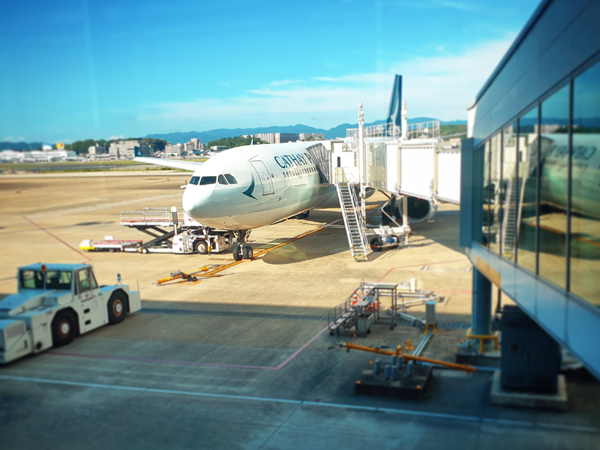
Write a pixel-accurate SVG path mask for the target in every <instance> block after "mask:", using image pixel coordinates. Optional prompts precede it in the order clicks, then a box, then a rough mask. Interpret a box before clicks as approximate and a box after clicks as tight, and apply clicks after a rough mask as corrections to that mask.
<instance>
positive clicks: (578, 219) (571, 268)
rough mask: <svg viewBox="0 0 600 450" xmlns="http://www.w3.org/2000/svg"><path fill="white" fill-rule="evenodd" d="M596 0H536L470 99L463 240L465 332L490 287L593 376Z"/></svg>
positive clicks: (597, 201) (599, 128)
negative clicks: (469, 287)
mask: <svg viewBox="0 0 600 450" xmlns="http://www.w3.org/2000/svg"><path fill="white" fill-rule="evenodd" d="M599 17H600V1H598V0H588V1H583V0H582V1H577V2H573V1H569V0H544V1H542V3H541V4H540V5H539V7H538V8H537V10H536V11H535V13H534V15H533V16H532V17H531V19H530V20H529V22H528V23H527V24H526V26H525V28H524V29H523V30H522V31H521V33H520V34H519V36H518V37H517V39H516V40H515V42H514V43H513V45H512V47H511V48H510V49H509V51H508V52H507V54H506V55H505V56H504V58H503V59H502V61H501V62H500V63H499V65H498V67H497V68H496V70H495V71H494V72H493V73H492V74H491V76H490V78H489V80H488V81H487V82H486V83H485V85H484V86H483V87H482V88H481V91H480V92H479V94H478V95H477V97H476V99H475V102H474V103H473V105H472V106H471V107H470V108H469V110H468V119H469V125H468V138H467V139H466V140H463V142H462V155H461V156H462V158H461V163H462V178H461V179H462V181H461V183H462V186H461V227H460V228H461V231H460V233H461V234H460V244H461V247H465V248H466V251H467V254H468V256H469V258H470V260H471V262H472V263H473V268H474V270H473V319H472V327H473V333H474V334H478V335H490V334H491V332H492V330H491V328H490V326H491V323H490V322H491V316H492V289H493V286H494V289H496V288H497V289H500V290H501V293H502V295H506V296H508V297H509V298H511V299H512V300H514V301H515V302H516V303H517V304H518V306H519V307H520V308H521V309H522V310H523V311H524V312H525V313H526V314H527V315H528V316H529V317H530V318H531V319H533V320H534V321H535V322H536V323H537V324H539V325H540V326H541V327H542V328H543V330H545V331H546V332H547V333H548V334H549V335H550V336H551V337H552V338H553V339H554V340H556V341H557V342H558V343H559V344H561V345H562V346H564V347H566V348H568V349H569V351H570V352H571V353H573V354H574V355H575V356H576V357H577V358H578V359H579V360H580V361H581V362H582V363H583V364H584V365H585V367H586V368H587V369H588V370H590V371H591V372H592V373H593V374H594V375H595V376H596V377H597V378H600V350H598V342H597V341H598V339H597V338H598V337H600V33H599V32H598V29H597V27H598V24H597V22H598V18H599Z"/></svg>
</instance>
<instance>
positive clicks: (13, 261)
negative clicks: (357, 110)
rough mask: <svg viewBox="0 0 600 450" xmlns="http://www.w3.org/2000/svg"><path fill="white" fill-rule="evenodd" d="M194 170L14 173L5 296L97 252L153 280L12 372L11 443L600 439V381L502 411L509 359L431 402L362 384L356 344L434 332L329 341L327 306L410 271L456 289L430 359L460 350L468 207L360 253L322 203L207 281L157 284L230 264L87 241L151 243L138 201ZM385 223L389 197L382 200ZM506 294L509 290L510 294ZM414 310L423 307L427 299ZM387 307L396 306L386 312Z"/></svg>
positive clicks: (125, 275)
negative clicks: (501, 368) (117, 313)
mask: <svg viewBox="0 0 600 450" xmlns="http://www.w3.org/2000/svg"><path fill="white" fill-rule="evenodd" d="M186 178H189V174H186V173H183V174H182V173H177V172H172V171H165V172H156V171H152V172H151V173H150V172H149V173H147V174H137V173H136V174H135V175H133V174H131V173H128V174H123V175H122V176H121V175H120V174H115V173H111V174H110V175H108V174H104V175H102V174H96V173H95V174H93V175H91V176H82V175H81V174H78V175H76V176H73V175H59V174H52V175H41V174H40V175H32V176H12V175H3V176H1V177H0V202H1V203H0V204H1V205H2V215H0V236H1V238H0V242H2V252H1V253H0V269H1V272H0V293H1V294H2V296H3V295H8V294H10V293H13V292H16V288H17V286H16V280H15V274H16V269H17V267H19V266H21V265H25V264H30V263H35V262H60V263H79V262H89V263H91V264H93V266H94V268H95V272H96V276H97V278H98V281H99V282H100V283H101V284H113V283H115V282H116V277H117V273H119V274H121V277H122V280H123V283H125V284H130V285H131V286H132V288H133V289H134V290H135V289H137V287H138V286H139V289H140V291H141V295H142V300H143V310H142V311H140V312H138V313H136V314H132V315H130V316H128V317H127V318H126V320H125V321H124V322H123V323H122V324H119V325H116V326H106V327H103V328H100V329H98V330H95V331H93V332H91V333H88V334H85V335H83V336H80V337H78V338H77V339H76V340H75V341H74V342H73V343H72V344H70V345H69V346H66V347H61V348H57V349H51V350H49V351H46V352H43V353H40V354H37V355H33V356H30V357H26V358H24V359H22V360H19V361H16V362H14V363H11V364H8V365H6V366H2V367H0V436H2V447H3V448H7V449H52V448H56V447H59V446H60V448H61V449H69V448H73V449H78V448H87V449H93V448H103V449H105V448H111V449H137V448H140V449H150V448H169V449H187V448H194V449H197V448H202V449H221V448H223V449H234V448H244V449H254V448H256V449H271V448H273V449H280V448H296V449H297V448H307V449H319V448H324V449H325V448H326V449H331V448H336V447H337V448H344V449H354V448H356V449H358V448H361V449H362V448H365V447H369V448H400V447H402V448H419V449H424V448H433V447H435V448H449V449H452V448H460V449H465V448H468V449H495V448H502V449H504V448H507V447H513V448H528V449H531V448H544V449H551V448H574V449H585V448H590V449H592V448H598V442H600V408H599V407H598V405H599V404H600V386H599V384H598V382H596V381H590V380H587V379H584V378H581V377H580V378H577V377H574V376H572V377H567V391H568V395H569V410H568V411H567V412H555V411H546V410H531V409H517V408H508V407H503V406H496V405H492V404H491V402H490V389H491V385H492V378H493V369H485V368H483V369H482V370H480V371H478V372H476V373H474V374H471V375H467V374H465V373H463V372H458V371H454V370H445V369H437V368H436V369H435V370H434V372H433V379H432V383H431V385H430V386H429V388H428V390H427V392H426V395H425V399H424V400H421V401H418V400H400V399H389V398H380V397H368V396H358V395H355V394H354V385H355V383H356V381H357V379H358V377H359V376H360V374H361V373H362V371H363V370H365V369H367V368H368V367H369V361H371V360H372V359H373V355H371V354H369V353H363V352H360V351H356V350H352V351H350V352H346V350H345V349H341V348H339V345H338V343H339V341H340V340H348V339H349V340H356V341H358V343H359V344H361V345H366V346H376V345H389V346H396V345H398V344H401V345H405V343H406V340H407V339H411V340H412V342H413V345H416V344H417V343H418V342H419V341H420V339H421V338H422V336H423V331H422V330H421V329H420V328H417V327H412V326H408V325H406V324H401V325H399V326H397V327H396V328H395V329H394V330H393V331H390V329H389V326H388V325H389V322H386V319H385V318H384V320H382V321H381V323H380V324H377V325H375V326H374V327H373V332H372V333H371V334H369V335H368V336H367V337H364V338H363V337H358V338H355V337H354V336H353V335H350V336H348V335H345V336H339V337H338V336H330V335H329V333H328V332H327V312H328V311H329V310H330V309H331V308H333V307H334V306H336V305H338V304H340V303H343V302H344V301H345V300H346V299H347V298H348V297H349V296H350V295H351V294H352V293H353V291H354V290H355V289H356V288H357V287H358V286H359V285H360V283H361V281H385V282H393V283H400V282H402V281H408V280H409V279H410V278H417V280H418V288H419V289H427V290H433V291H435V292H436V293H438V294H440V295H442V296H444V297H445V299H444V302H442V303H440V304H439V305H438V308H437V317H438V321H439V322H440V324H441V325H443V326H441V327H440V329H439V332H438V334H437V335H435V336H434V337H433V338H432V339H431V340H430V342H429V344H428V345H427V347H426V348H425V351H424V353H423V356H425V357H430V358H437V359H442V360H447V361H454V355H455V352H456V350H457V343H458V342H459V341H460V340H461V339H464V337H465V333H466V327H468V324H469V321H470V312H471V288H472V286H471V271H470V268H471V265H470V262H469V260H468V259H467V257H466V256H465V254H464V252H462V251H461V249H460V248H459V247H458V230H459V218H458V216H459V214H458V207H457V206H455V205H450V204H441V205H440V208H439V212H438V213H437V215H436V216H435V217H434V218H433V220H432V221H430V222H426V223H421V224H413V225H412V226H413V232H414V234H413V236H412V237H411V239H410V241H409V245H408V246H402V247H399V248H397V249H392V250H387V251H384V252H381V253H377V254H374V255H373V256H372V258H371V259H372V260H371V261H370V262H367V263H356V262H354V261H353V260H352V258H351V256H350V251H349V249H348V241H347V238H346V234H345V230H344V229H343V222H342V221H341V214H340V212H339V210H336V209H324V210H314V211H312V212H311V214H310V217H309V218H308V219H306V220H288V221H284V222H281V223H278V224H276V225H272V226H269V227H264V228H260V229H256V230H253V231H252V234H251V237H250V240H251V245H252V246H253V248H254V250H255V254H256V253H258V252H259V251H260V250H261V249H268V248H270V247H274V246H275V245H278V244H282V243H286V242H288V241H290V240H291V239H293V238H295V237H297V236H301V235H304V234H307V233H310V232H312V233H310V234H307V235H306V236H305V237H303V238H301V239H297V240H293V241H291V242H289V243H286V244H285V245H283V246H281V247H278V248H277V249H274V250H271V251H268V252H266V253H264V255H262V256H259V257H258V258H257V259H256V260H254V261H244V262H242V263H240V264H236V265H231V266H230V267H227V268H225V269H224V270H223V271H221V272H219V273H218V274H217V275H218V276H214V277H199V281H198V282H196V283H187V282H181V281H179V280H177V281H174V282H172V283H168V284H166V285H161V286H158V285H156V284H155V283H154V282H155V281H156V280H157V279H159V278H163V277H165V276H168V275H169V274H170V273H171V272H174V271H176V270H183V271H184V272H190V271H194V270H198V269H200V268H201V267H205V266H207V265H212V266H217V265H219V266H229V265H230V264H231V263H233V258H232V257H231V254H230V253H229V252H225V253H222V254H212V255H172V254H148V255H142V254H129V253H97V252H90V253H86V252H82V251H80V250H79V249H78V246H79V243H80V242H81V241H82V240H84V239H94V240H99V239H102V238H104V236H106V235H112V236H114V237H115V238H118V239H142V238H144V239H145V237H143V235H142V234H141V233H139V232H137V231H135V230H130V229H126V228H123V227H121V226H120V225H119V213H120V212H121V211H126V210H127V211H139V210H141V209H142V208H143V207H147V206H153V207H158V206H161V207H170V206H180V204H181V195H182V191H181V190H180V189H179V186H180V185H182V184H185V180H186ZM369 200H370V201H369V206H372V207H373V209H371V210H370V213H369V221H370V222H371V223H376V222H377V220H378V217H377V216H378V212H377V208H376V206H377V205H380V204H382V197H378V196H374V197H372V198H371V199H369ZM502 301H503V302H505V301H507V300H506V299H504V298H503V300H502ZM410 313H411V314H413V315H415V316H417V317H423V316H424V307H416V308H413V309H411V310H410ZM384 317H385V316H384Z"/></svg>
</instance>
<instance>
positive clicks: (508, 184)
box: [499, 122, 521, 260]
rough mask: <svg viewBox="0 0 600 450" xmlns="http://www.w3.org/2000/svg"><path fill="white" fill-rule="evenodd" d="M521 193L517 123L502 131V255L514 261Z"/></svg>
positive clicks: (500, 219)
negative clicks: (518, 169)
mask: <svg viewBox="0 0 600 450" xmlns="http://www.w3.org/2000/svg"><path fill="white" fill-rule="evenodd" d="M520 198H521V192H520V189H519V185H518V178H517V123H516V122H515V123H512V124H510V125H509V126H507V127H506V128H504V130H503V131H502V183H501V185H500V217H499V221H500V223H501V226H502V228H501V230H502V232H501V233H500V253H501V254H502V256H504V257H505V258H507V259H509V260H512V259H514V255H515V244H516V237H517V233H516V225H517V203H518V202H519V200H520Z"/></svg>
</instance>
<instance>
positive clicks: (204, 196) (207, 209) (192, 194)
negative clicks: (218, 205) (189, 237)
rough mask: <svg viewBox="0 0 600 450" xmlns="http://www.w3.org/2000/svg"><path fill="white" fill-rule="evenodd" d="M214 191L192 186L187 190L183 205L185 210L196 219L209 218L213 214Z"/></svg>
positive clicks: (184, 194) (182, 201)
mask: <svg viewBox="0 0 600 450" xmlns="http://www.w3.org/2000/svg"><path fill="white" fill-rule="evenodd" d="M211 194H212V189H209V188H206V187H197V186H195V185H194V186H191V187H187V188H185V191H184V193H183V199H182V200H181V203H182V205H183V210H184V211H185V212H186V213H187V214H188V215H189V216H190V217H192V218H194V219H203V218H207V217H209V215H210V213H211V212H212V208H213V205H212V195H211Z"/></svg>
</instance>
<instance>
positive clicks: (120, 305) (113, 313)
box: [107, 291, 127, 325]
mask: <svg viewBox="0 0 600 450" xmlns="http://www.w3.org/2000/svg"><path fill="white" fill-rule="evenodd" d="M107 307H108V322H109V323H110V324H112V325H114V324H117V323H121V322H123V321H124V320H125V315H126V314H127V297H126V296H125V294H123V292H120V291H117V292H113V294H112V295H111V296H110V300H109V301H108V305H107Z"/></svg>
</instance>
